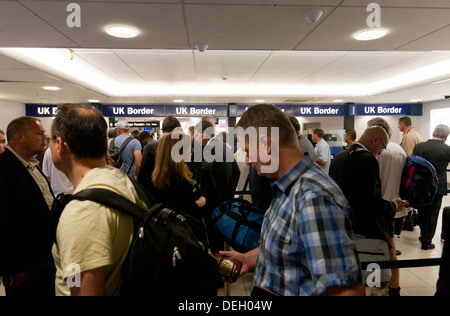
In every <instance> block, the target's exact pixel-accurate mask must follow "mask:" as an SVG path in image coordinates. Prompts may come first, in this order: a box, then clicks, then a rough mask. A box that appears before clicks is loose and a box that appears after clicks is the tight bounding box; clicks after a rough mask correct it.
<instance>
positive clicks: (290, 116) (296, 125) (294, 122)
mask: <svg viewBox="0 0 450 316" xmlns="http://www.w3.org/2000/svg"><path fill="white" fill-rule="evenodd" d="M286 116H287V117H288V119H289V121H291V123H292V126H294V129H295V131H296V132H297V133H298V132H299V131H300V123H299V122H298V120H297V118H296V117H295V116H294V115H293V114H286Z"/></svg>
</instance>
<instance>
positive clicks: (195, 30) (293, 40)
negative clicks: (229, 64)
mask: <svg viewBox="0 0 450 316" xmlns="http://www.w3.org/2000/svg"><path fill="white" fill-rule="evenodd" d="M185 10H186V18H187V28H188V33H189V36H190V40H191V42H192V43H207V44H208V45H209V47H210V49H214V50H225V49H227V50H243V49H245V50H269V49H273V48H274V47H276V48H277V49H278V50H291V49H293V48H294V47H295V46H297V44H298V43H299V42H300V41H301V40H302V39H303V38H304V37H305V36H306V35H307V34H308V33H309V32H310V31H311V30H312V29H313V25H312V24H311V23H308V22H307V21H306V19H305V18H304V17H303V15H302V14H303V13H304V12H305V9H304V8H300V7H298V8H297V7H285V6H245V5H240V6H227V5H215V6H211V5H210V6H207V5H186V6H185ZM205 24H207V25H208V27H205Z"/></svg>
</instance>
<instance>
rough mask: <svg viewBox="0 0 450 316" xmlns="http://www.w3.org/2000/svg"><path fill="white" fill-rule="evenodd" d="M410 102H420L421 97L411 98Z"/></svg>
mask: <svg viewBox="0 0 450 316" xmlns="http://www.w3.org/2000/svg"><path fill="white" fill-rule="evenodd" d="M411 102H422V100H421V99H413V100H411Z"/></svg>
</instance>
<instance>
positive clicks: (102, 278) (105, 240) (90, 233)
mask: <svg viewBox="0 0 450 316" xmlns="http://www.w3.org/2000/svg"><path fill="white" fill-rule="evenodd" d="M80 127H81V128H80ZM73 131H77V132H76V133H74V132H73ZM106 135H107V124H106V122H105V119H104V118H103V115H102V114H101V113H100V112H99V111H98V110H96V109H95V108H93V107H91V106H89V105H63V106H60V107H59V108H58V114H57V116H56V118H55V120H54V122H53V125H52V128H51V135H50V138H51V140H50V150H51V152H52V158H53V161H54V163H55V166H56V167H57V168H58V169H59V170H61V171H62V172H64V173H65V174H66V175H67V177H68V178H69V180H70V181H71V182H72V184H73V186H74V188H75V191H74V193H78V192H80V191H82V190H85V189H88V188H104V189H108V190H111V191H113V192H115V193H118V194H119V195H121V196H123V197H125V198H127V199H128V200H130V201H132V202H134V203H136V204H138V205H139V206H141V207H144V208H145V207H146V205H145V203H143V202H142V200H141V199H140V198H139V196H138V194H137V192H136V190H135V188H134V186H133V183H132V182H131V180H130V179H129V178H128V177H127V176H126V175H125V174H124V173H123V172H121V171H120V170H119V169H117V168H112V167H110V166H108V165H106V161H105V154H106V151H107V147H106V146H107V145H106V143H107V141H106ZM132 238H133V218H132V217H131V216H129V215H127V214H125V213H123V212H119V211H117V210H116V209H113V208H111V207H107V206H105V205H101V204H98V203H95V202H92V201H87V200H86V201H79V200H73V201H71V202H69V203H68V204H67V206H66V207H65V208H64V212H63V213H62V215H61V217H60V218H59V224H58V226H57V230H56V242H55V244H54V245H53V249H52V253H53V257H54V259H55V265H56V269H57V271H56V294H57V295H119V294H120V289H121V285H122V282H123V275H124V271H123V267H124V262H125V259H126V257H127V254H128V250H129V249H130V245H131V242H132Z"/></svg>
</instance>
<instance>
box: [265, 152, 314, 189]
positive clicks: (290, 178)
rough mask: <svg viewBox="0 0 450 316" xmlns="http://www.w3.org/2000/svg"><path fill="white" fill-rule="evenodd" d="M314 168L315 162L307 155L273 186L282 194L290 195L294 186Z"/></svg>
mask: <svg viewBox="0 0 450 316" xmlns="http://www.w3.org/2000/svg"><path fill="white" fill-rule="evenodd" d="M313 166H314V161H313V160H312V158H311V156H310V155H306V157H305V158H303V159H302V160H301V161H300V162H299V163H298V164H296V165H295V166H294V167H293V168H292V169H291V170H289V171H288V172H287V173H286V174H285V175H284V176H282V177H281V178H280V179H278V180H277V181H275V182H274V183H273V186H274V187H276V188H278V190H280V191H281V192H283V193H284V194H286V195H288V194H289V191H290V189H291V187H292V185H293V184H294V183H295V182H296V181H297V180H298V179H299V178H300V177H301V176H302V175H303V174H304V173H305V172H306V171H308V170H309V169H310V168H311V167H313Z"/></svg>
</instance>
